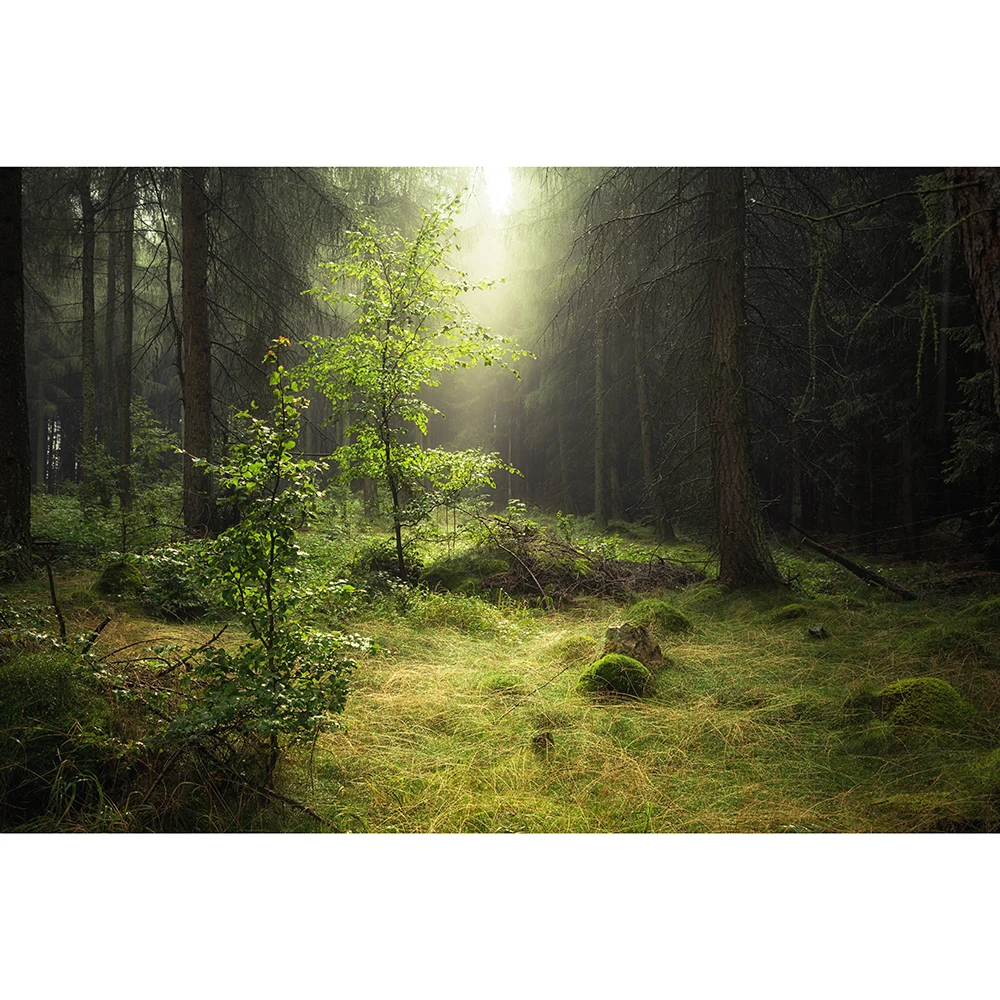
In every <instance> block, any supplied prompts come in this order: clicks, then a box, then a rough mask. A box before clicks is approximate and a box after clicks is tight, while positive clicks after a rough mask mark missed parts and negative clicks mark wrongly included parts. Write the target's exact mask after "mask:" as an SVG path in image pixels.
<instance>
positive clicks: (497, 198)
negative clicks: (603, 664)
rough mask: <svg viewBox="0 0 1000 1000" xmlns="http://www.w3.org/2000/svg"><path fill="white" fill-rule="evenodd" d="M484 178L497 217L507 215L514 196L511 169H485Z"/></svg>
mask: <svg viewBox="0 0 1000 1000" xmlns="http://www.w3.org/2000/svg"><path fill="white" fill-rule="evenodd" d="M483 178H484V180H485V181H486V191H487V194H488V195H489V199H490V205H491V206H492V207H493V211H494V212H496V213H497V215H506V214H507V211H508V210H509V208H510V199H511V195H512V194H513V186H512V184H511V180H510V167H483Z"/></svg>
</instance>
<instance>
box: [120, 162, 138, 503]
mask: <svg viewBox="0 0 1000 1000" xmlns="http://www.w3.org/2000/svg"><path fill="white" fill-rule="evenodd" d="M125 185H126V190H125V207H124V210H123V211H122V213H121V219H122V237H123V238H122V350H121V358H120V359H119V369H118V468H119V474H118V499H119V502H120V503H121V507H122V510H128V509H129V508H130V507H131V506H132V337H133V331H134V326H135V318H134V317H135V308H134V300H133V297H132V266H133V258H134V256H135V173H134V172H133V171H132V170H131V169H128V170H126V171H125Z"/></svg>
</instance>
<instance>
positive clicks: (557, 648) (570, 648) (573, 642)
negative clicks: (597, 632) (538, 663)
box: [545, 635, 599, 663]
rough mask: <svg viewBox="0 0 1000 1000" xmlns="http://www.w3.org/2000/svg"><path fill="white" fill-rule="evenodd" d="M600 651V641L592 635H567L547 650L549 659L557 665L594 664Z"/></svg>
mask: <svg viewBox="0 0 1000 1000" xmlns="http://www.w3.org/2000/svg"><path fill="white" fill-rule="evenodd" d="M598 650H599V643H598V641H597V640H596V639H595V638H594V637H593V636H590V635H566V636H563V637H562V638H561V639H556V641H555V642H553V643H552V644H551V645H549V646H547V647H546V648H545V655H546V657H547V658H548V659H551V660H553V661H554V662H557V663H586V662H593V659H594V657H595V656H596V655H597V653H598Z"/></svg>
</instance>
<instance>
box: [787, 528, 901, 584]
mask: <svg viewBox="0 0 1000 1000" xmlns="http://www.w3.org/2000/svg"><path fill="white" fill-rule="evenodd" d="M788 523H789V524H791V522H790V521H789V522H788ZM792 527H793V528H794V529H795V530H796V531H797V532H798V533H799V534H800V535H801V536H802V544H803V545H806V546H808V547H809V548H810V549H815V550H816V551H817V552H819V553H820V555H824V556H826V557H827V559H832V560H833V561H834V562H835V563H839V564H840V565H841V566H843V567H844V569H846V570H849V571H850V572H851V573H853V574H854V575H855V576H857V577H860V578H861V579H862V580H864V581H865V583H870V584H873V585H874V586H878V587H885V589H886V590H889V591H891V592H892V593H894V594H898V595H899V596H900V597H901V598H902V599H903V600H904V601H915V600H917V597H918V595H917V594H915V593H914V592H913V591H912V590H907V589H906V588H905V587H900V586H899V585H898V584H896V583H893V582H892V580H887V579H886V578H885V577H884V576H882V575H881V574H880V573H876V572H875V571H874V570H871V569H868V567H867V566H862V565H861V564H860V563H856V562H854V560H853V559H848V558H847V556H842V555H840V553H839V552H834V551H833V549H828V548H827V547H826V546H825V545H824V544H823V543H822V542H817V541H816V539H815V538H810V537H809V535H807V534H806V533H805V532H804V531H803V530H802V529H801V528H800V527H799V526H798V525H796V524H792Z"/></svg>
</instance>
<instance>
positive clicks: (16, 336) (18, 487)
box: [0, 167, 31, 578]
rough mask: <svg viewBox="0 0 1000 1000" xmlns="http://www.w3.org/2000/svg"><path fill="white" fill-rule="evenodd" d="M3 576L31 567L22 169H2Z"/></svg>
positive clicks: (0, 413) (0, 503)
mask: <svg viewBox="0 0 1000 1000" xmlns="http://www.w3.org/2000/svg"><path fill="white" fill-rule="evenodd" d="M0 353H2V354H3V358H4V362H3V364H2V365H0V476H2V477H3V489H0V577H3V576H11V575H12V576H14V577H15V578H20V577H24V576H27V574H28V572H29V571H30V568H31V444H30V438H29V435H28V391H27V382H26V377H25V361H24V275H23V266H22V258H21V169H20V168H19V167H4V168H3V169H0Z"/></svg>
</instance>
